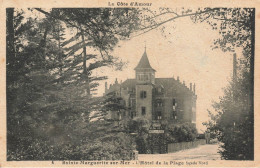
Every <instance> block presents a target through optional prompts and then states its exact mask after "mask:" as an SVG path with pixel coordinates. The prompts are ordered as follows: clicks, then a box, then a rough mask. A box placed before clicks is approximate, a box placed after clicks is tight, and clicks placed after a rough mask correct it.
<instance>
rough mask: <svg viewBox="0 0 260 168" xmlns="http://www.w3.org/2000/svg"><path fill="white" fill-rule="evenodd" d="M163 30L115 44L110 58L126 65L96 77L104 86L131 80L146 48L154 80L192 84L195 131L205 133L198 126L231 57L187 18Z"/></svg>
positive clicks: (206, 29)
mask: <svg viewBox="0 0 260 168" xmlns="http://www.w3.org/2000/svg"><path fill="white" fill-rule="evenodd" d="M164 26H165V27H166V30H167V31H166V33H162V32H161V31H160V30H159V29H156V30H153V31H150V32H148V33H146V34H143V35H141V36H138V37H134V38H132V39H130V40H128V41H121V42H120V43H119V46H118V47H116V48H115V49H114V51H113V53H112V54H113V55H114V56H116V57H119V58H121V59H122V60H123V61H127V62H128V64H127V67H126V68H124V69H123V70H122V71H115V70H113V69H112V68H103V69H102V70H101V71H100V72H96V73H97V74H100V75H101V74H102V75H107V76H108V80H106V82H108V85H109V84H111V83H114V81H115V79H116V78H117V79H118V81H119V82H120V81H121V80H122V81H125V80H126V79H128V78H135V71H134V68H135V66H136V65H137V64H138V62H139V60H140V58H141V56H142V55H143V53H144V47H145V44H146V51H147V55H148V58H149V61H150V64H151V66H152V67H153V68H154V69H155V70H156V74H155V76H156V77H157V78H169V77H175V78H177V76H179V78H180V80H181V81H185V83H186V85H187V86H189V83H195V84H196V94H197V128H198V131H200V132H201V130H204V129H205V127H204V126H203V125H202V122H204V121H207V120H208V112H207V109H209V110H213V109H212V107H211V105H212V103H213V101H218V100H219V97H220V96H222V95H223V88H224V87H225V86H227V85H228V81H229V80H230V79H231V75H232V68H233V65H232V62H233V53H230V52H223V51H221V50H220V49H214V50H212V47H211V46H212V45H213V41H214V39H217V38H219V37H220V36H219V33H218V31H217V30H212V29H211V27H210V26H209V25H208V24H207V23H197V24H195V23H193V22H192V21H191V20H190V19H189V18H181V19H178V20H175V22H170V23H167V24H166V25H164ZM165 36H166V37H165ZM237 55H238V57H239V55H241V52H239V51H238V52H237ZM104 82H105V81H103V82H101V83H100V86H99V88H98V95H103V93H104Z"/></svg>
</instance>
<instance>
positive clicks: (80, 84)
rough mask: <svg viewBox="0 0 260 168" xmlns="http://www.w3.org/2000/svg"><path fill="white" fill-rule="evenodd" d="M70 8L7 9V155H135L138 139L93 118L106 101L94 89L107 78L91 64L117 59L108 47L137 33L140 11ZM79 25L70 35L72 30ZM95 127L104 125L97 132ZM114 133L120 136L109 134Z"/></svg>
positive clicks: (29, 157) (10, 157)
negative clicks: (91, 118)
mask: <svg viewBox="0 0 260 168" xmlns="http://www.w3.org/2000/svg"><path fill="white" fill-rule="evenodd" d="M71 10H72V11H70V9H52V10H50V11H49V12H46V11H43V10H41V9H37V10H36V9H30V10H28V11H27V12H32V11H34V12H38V14H39V13H43V14H44V15H42V16H40V15H37V16H35V17H33V14H32V13H30V14H31V16H32V17H31V16H30V17H26V15H25V14H24V13H25V11H23V10H19V9H13V8H7V10H6V14H7V19H6V23H7V37H6V42H7V56H6V57H7V65H6V66H7V159H8V160H49V159H50V160H55V159H56V160H60V159H62V160H63V159H68V160H71V159H80V158H83V159H100V157H101V154H102V153H104V157H105V158H107V159H129V156H130V153H131V150H132V148H133V146H134V144H133V143H131V142H130V139H129V136H127V135H126V134H124V133H121V134H120V131H118V130H117V131H116V132H113V133H112V132H111V131H109V128H108V127H107V125H111V124H110V123H102V124H98V123H96V122H94V123H90V115H91V113H93V112H94V111H95V110H96V109H97V106H98V105H99V104H100V101H101V99H99V98H94V97H92V95H93V93H94V91H95V88H96V87H97V86H98V81H99V80H103V79H106V77H104V76H97V75H93V73H92V72H93V70H96V69H98V68H100V67H103V66H108V65H111V61H114V59H115V58H114V57H113V56H112V55H110V54H109V51H111V50H112V49H113V47H115V46H116V44H117V43H118V41H119V39H126V38H127V35H128V34H127V33H131V31H132V30H133V29H134V26H135V25H136V24H134V22H137V21H138V20H136V18H138V17H133V16H135V15H136V14H138V13H136V12H135V11H134V10H131V9H129V10H127V9H120V10H117V9H105V8H102V9H100V10H99V9H80V10H73V9H71ZM39 11H40V12H39ZM111 13H113V15H112V14H111ZM82 14H84V15H87V16H88V17H80V16H81V15H82ZM119 15H120V17H118V16H119ZM27 16H28V15H27ZM55 16H56V17H55ZM74 16H77V17H74ZM57 17H58V18H57ZM79 18H81V19H79ZM94 20H95V22H96V23H91V22H92V21H94ZM110 21H115V22H110ZM126 21H127V22H126ZM112 23H113V24H112ZM89 24H92V26H90V27H88V25H89ZM96 24H97V25H96ZM75 29H76V30H77V33H76V34H74V35H71V34H70V33H69V30H72V31H74V30H75ZM126 29H127V31H125V30H126ZM107 31H111V32H107ZM93 35H95V36H93ZM71 36H73V37H71ZM102 42H104V43H102ZM87 48H88V49H89V50H87ZM95 49H96V50H100V53H97V52H96V53H95ZM104 53H106V58H103V57H104V56H105V54H104ZM97 125H99V127H97ZM90 127H91V128H92V129H90ZM94 128H99V129H100V130H102V131H101V132H99V133H98V135H96V134H97V130H95V129H94ZM95 131H96V132H95ZM109 132H110V133H109ZM104 134H107V135H106V136H104ZM90 136H92V137H91V138H92V139H91V138H90ZM109 136H110V138H112V137H115V138H114V139H113V138H112V139H110V140H107V139H109ZM94 137H95V138H96V139H93V138H94ZM101 137H103V138H104V137H106V138H107V139H101ZM121 137H122V138H121ZM90 139H91V140H90ZM94 142H97V144H96V145H94ZM101 142H104V143H105V144H106V145H107V146H106V147H104V146H103V145H102V143H101ZM125 143H127V144H125ZM90 149H91V150H92V152H93V153H88V152H90V151H89V150H90ZM95 150H96V151H95ZM94 153H95V155H94ZM108 153H109V155H108ZM111 153H112V154H114V155H111ZM119 153H121V154H119ZM92 154H93V156H91V155H92ZM102 157H103V156H102Z"/></svg>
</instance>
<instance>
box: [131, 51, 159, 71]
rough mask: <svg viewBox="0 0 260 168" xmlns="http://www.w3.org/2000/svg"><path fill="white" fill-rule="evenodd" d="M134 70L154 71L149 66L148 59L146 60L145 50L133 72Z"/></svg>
mask: <svg viewBox="0 0 260 168" xmlns="http://www.w3.org/2000/svg"><path fill="white" fill-rule="evenodd" d="M136 69H152V70H154V69H153V68H152V67H151V65H150V62H149V59H148V57H147V54H146V50H145V51H144V54H143V56H142V58H141V59H140V61H139V63H138V65H137V66H136V67H135V70H136ZM154 71H155V70H154Z"/></svg>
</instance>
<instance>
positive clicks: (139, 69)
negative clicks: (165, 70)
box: [135, 50, 155, 84]
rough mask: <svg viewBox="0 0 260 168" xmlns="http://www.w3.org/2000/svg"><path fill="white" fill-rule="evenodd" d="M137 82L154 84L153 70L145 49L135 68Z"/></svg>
mask: <svg viewBox="0 0 260 168" xmlns="http://www.w3.org/2000/svg"><path fill="white" fill-rule="evenodd" d="M135 74H136V80H137V83H138V84H155V70H154V69H153V68H152V67H151V65H150V62H149V60H148V57H147V53H146V50H145V51H144V54H143V56H142V58H141V59H140V61H139V63H138V65H137V66H136V68H135Z"/></svg>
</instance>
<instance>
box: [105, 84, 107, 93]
mask: <svg viewBox="0 0 260 168" xmlns="http://www.w3.org/2000/svg"><path fill="white" fill-rule="evenodd" d="M105 92H107V82H105Z"/></svg>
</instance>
